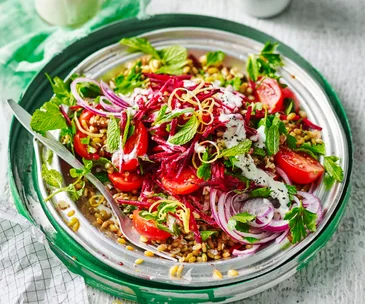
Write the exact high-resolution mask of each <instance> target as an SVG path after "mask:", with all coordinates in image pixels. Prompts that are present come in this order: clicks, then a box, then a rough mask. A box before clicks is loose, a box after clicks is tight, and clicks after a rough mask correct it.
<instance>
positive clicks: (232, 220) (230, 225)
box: [228, 212, 256, 230]
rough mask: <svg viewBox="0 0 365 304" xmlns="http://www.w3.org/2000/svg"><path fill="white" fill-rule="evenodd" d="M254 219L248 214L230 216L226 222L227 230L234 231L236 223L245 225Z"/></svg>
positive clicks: (253, 216)
mask: <svg viewBox="0 0 365 304" xmlns="http://www.w3.org/2000/svg"><path fill="white" fill-rule="evenodd" d="M255 218H256V216H255V215H252V214H249V213H248V212H242V213H237V214H236V215H234V216H232V217H231V218H230V219H229V221H228V229H229V230H235V228H236V224H237V222H239V223H242V224H247V223H248V222H251V221H252V220H254V219H255Z"/></svg>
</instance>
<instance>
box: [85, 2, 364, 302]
mask: <svg viewBox="0 0 365 304" xmlns="http://www.w3.org/2000/svg"><path fill="white" fill-rule="evenodd" d="M147 13H148V14H159V13H192V14H204V15H210V16H216V17H220V18H225V19H229V20H232V21H236V22H240V23H244V24H246V25H249V26H252V27H255V28H257V29H259V30H262V31H264V32H266V33H268V34H270V35H272V36H274V37H276V38H277V39H279V40H281V41H283V42H284V43H286V44H287V45H289V46H291V47H292V48H293V49H294V50H296V51H297V52H298V53H299V54H301V55H302V56H303V57H304V58H306V59H307V60H308V61H309V62H311V63H312V64H313V65H314V66H315V67H316V68H317V69H318V70H319V71H320V72H322V74H323V75H324V77H325V78H327V80H328V81H329V82H330V84H331V85H332V86H333V88H334V89H335V90H336V92H337V93H338V96H339V98H340V99H341V100H342V102H343V104H344V107H345V109H346V112H347V114H348V117H349V119H350V123H351V126H352V130H353V138H354V145H355V155H354V158H355V165H354V174H353V178H352V180H353V182H352V195H351V199H350V201H349V204H348V206H347V209H346V213H345V216H344V218H343V220H342V222H341V224H340V226H339V228H338V231H337V232H336V233H335V234H334V236H333V237H332V239H331V240H330V241H329V243H328V244H327V245H326V247H325V248H324V249H323V250H322V251H321V252H320V253H319V254H318V255H317V256H316V257H315V258H314V259H313V260H312V261H311V263H310V264H309V265H308V267H306V268H305V269H303V270H301V271H300V272H299V273H297V274H296V275H294V276H293V277H291V278H290V279H289V280H287V281H285V282H283V283H281V284H279V285H277V286H276V287H274V288H271V289H269V290H267V291H265V292H263V293H261V294H258V295H256V296H253V297H251V298H249V299H246V300H244V301H242V302H241V303H245V304H259V303H265V304H271V303H273V304H276V303H278V304H279V303H280V304H292V303H308V304H310V303H317V304H322V303H323V304H326V303H329V304H350V303H365V195H364V191H365V190H364V189H365V114H364V112H365V86H364V84H363V80H362V79H363V77H364V76H363V75H364V72H365V33H364V32H365V1H364V0H320V1H319V0H292V3H291V5H290V7H289V8H288V9H287V10H286V11H285V12H284V13H283V14H282V15H280V16H278V17H275V18H272V19H267V20H258V19H255V18H252V17H249V16H247V15H245V12H244V10H243V6H242V2H241V1H240V0H226V1H224V0H183V1H177V0H174V1H173V0H152V1H151V4H150V5H149V6H148V8H147ZM89 299H90V303H111V302H112V300H113V299H114V298H113V297H111V296H109V295H107V294H104V293H102V292H100V291H97V290H96V289H93V288H89Z"/></svg>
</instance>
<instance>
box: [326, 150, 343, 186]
mask: <svg viewBox="0 0 365 304" xmlns="http://www.w3.org/2000/svg"><path fill="white" fill-rule="evenodd" d="M338 160H339V158H338V157H336V156H325V157H324V163H323V165H324V168H325V170H326V172H327V173H328V175H329V176H331V177H332V178H334V179H335V180H337V181H339V182H342V181H343V170H342V168H341V167H340V166H339V165H338V164H337V163H336V162H337V161H338Z"/></svg>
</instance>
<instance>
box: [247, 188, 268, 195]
mask: <svg viewBox="0 0 365 304" xmlns="http://www.w3.org/2000/svg"><path fill="white" fill-rule="evenodd" d="M270 193H271V189H270V188H268V187H263V188H257V189H254V190H252V191H251V192H250V193H249V194H248V195H249V196H250V197H251V198H254V197H269V196H270Z"/></svg>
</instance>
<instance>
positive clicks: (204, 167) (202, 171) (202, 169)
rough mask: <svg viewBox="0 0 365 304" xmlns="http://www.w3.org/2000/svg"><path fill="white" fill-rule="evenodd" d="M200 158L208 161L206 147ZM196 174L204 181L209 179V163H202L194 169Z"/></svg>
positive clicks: (210, 173)
mask: <svg viewBox="0 0 365 304" xmlns="http://www.w3.org/2000/svg"><path fill="white" fill-rule="evenodd" d="M202 160H204V161H208V160H209V153H208V149H207V150H205V152H204V153H203V156H202ZM196 175H197V177H199V178H202V179H204V180H205V181H206V180H208V179H210V177H211V175H212V171H211V169H210V164H209V163H202V164H201V165H200V166H199V167H198V169H197V170H196Z"/></svg>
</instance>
